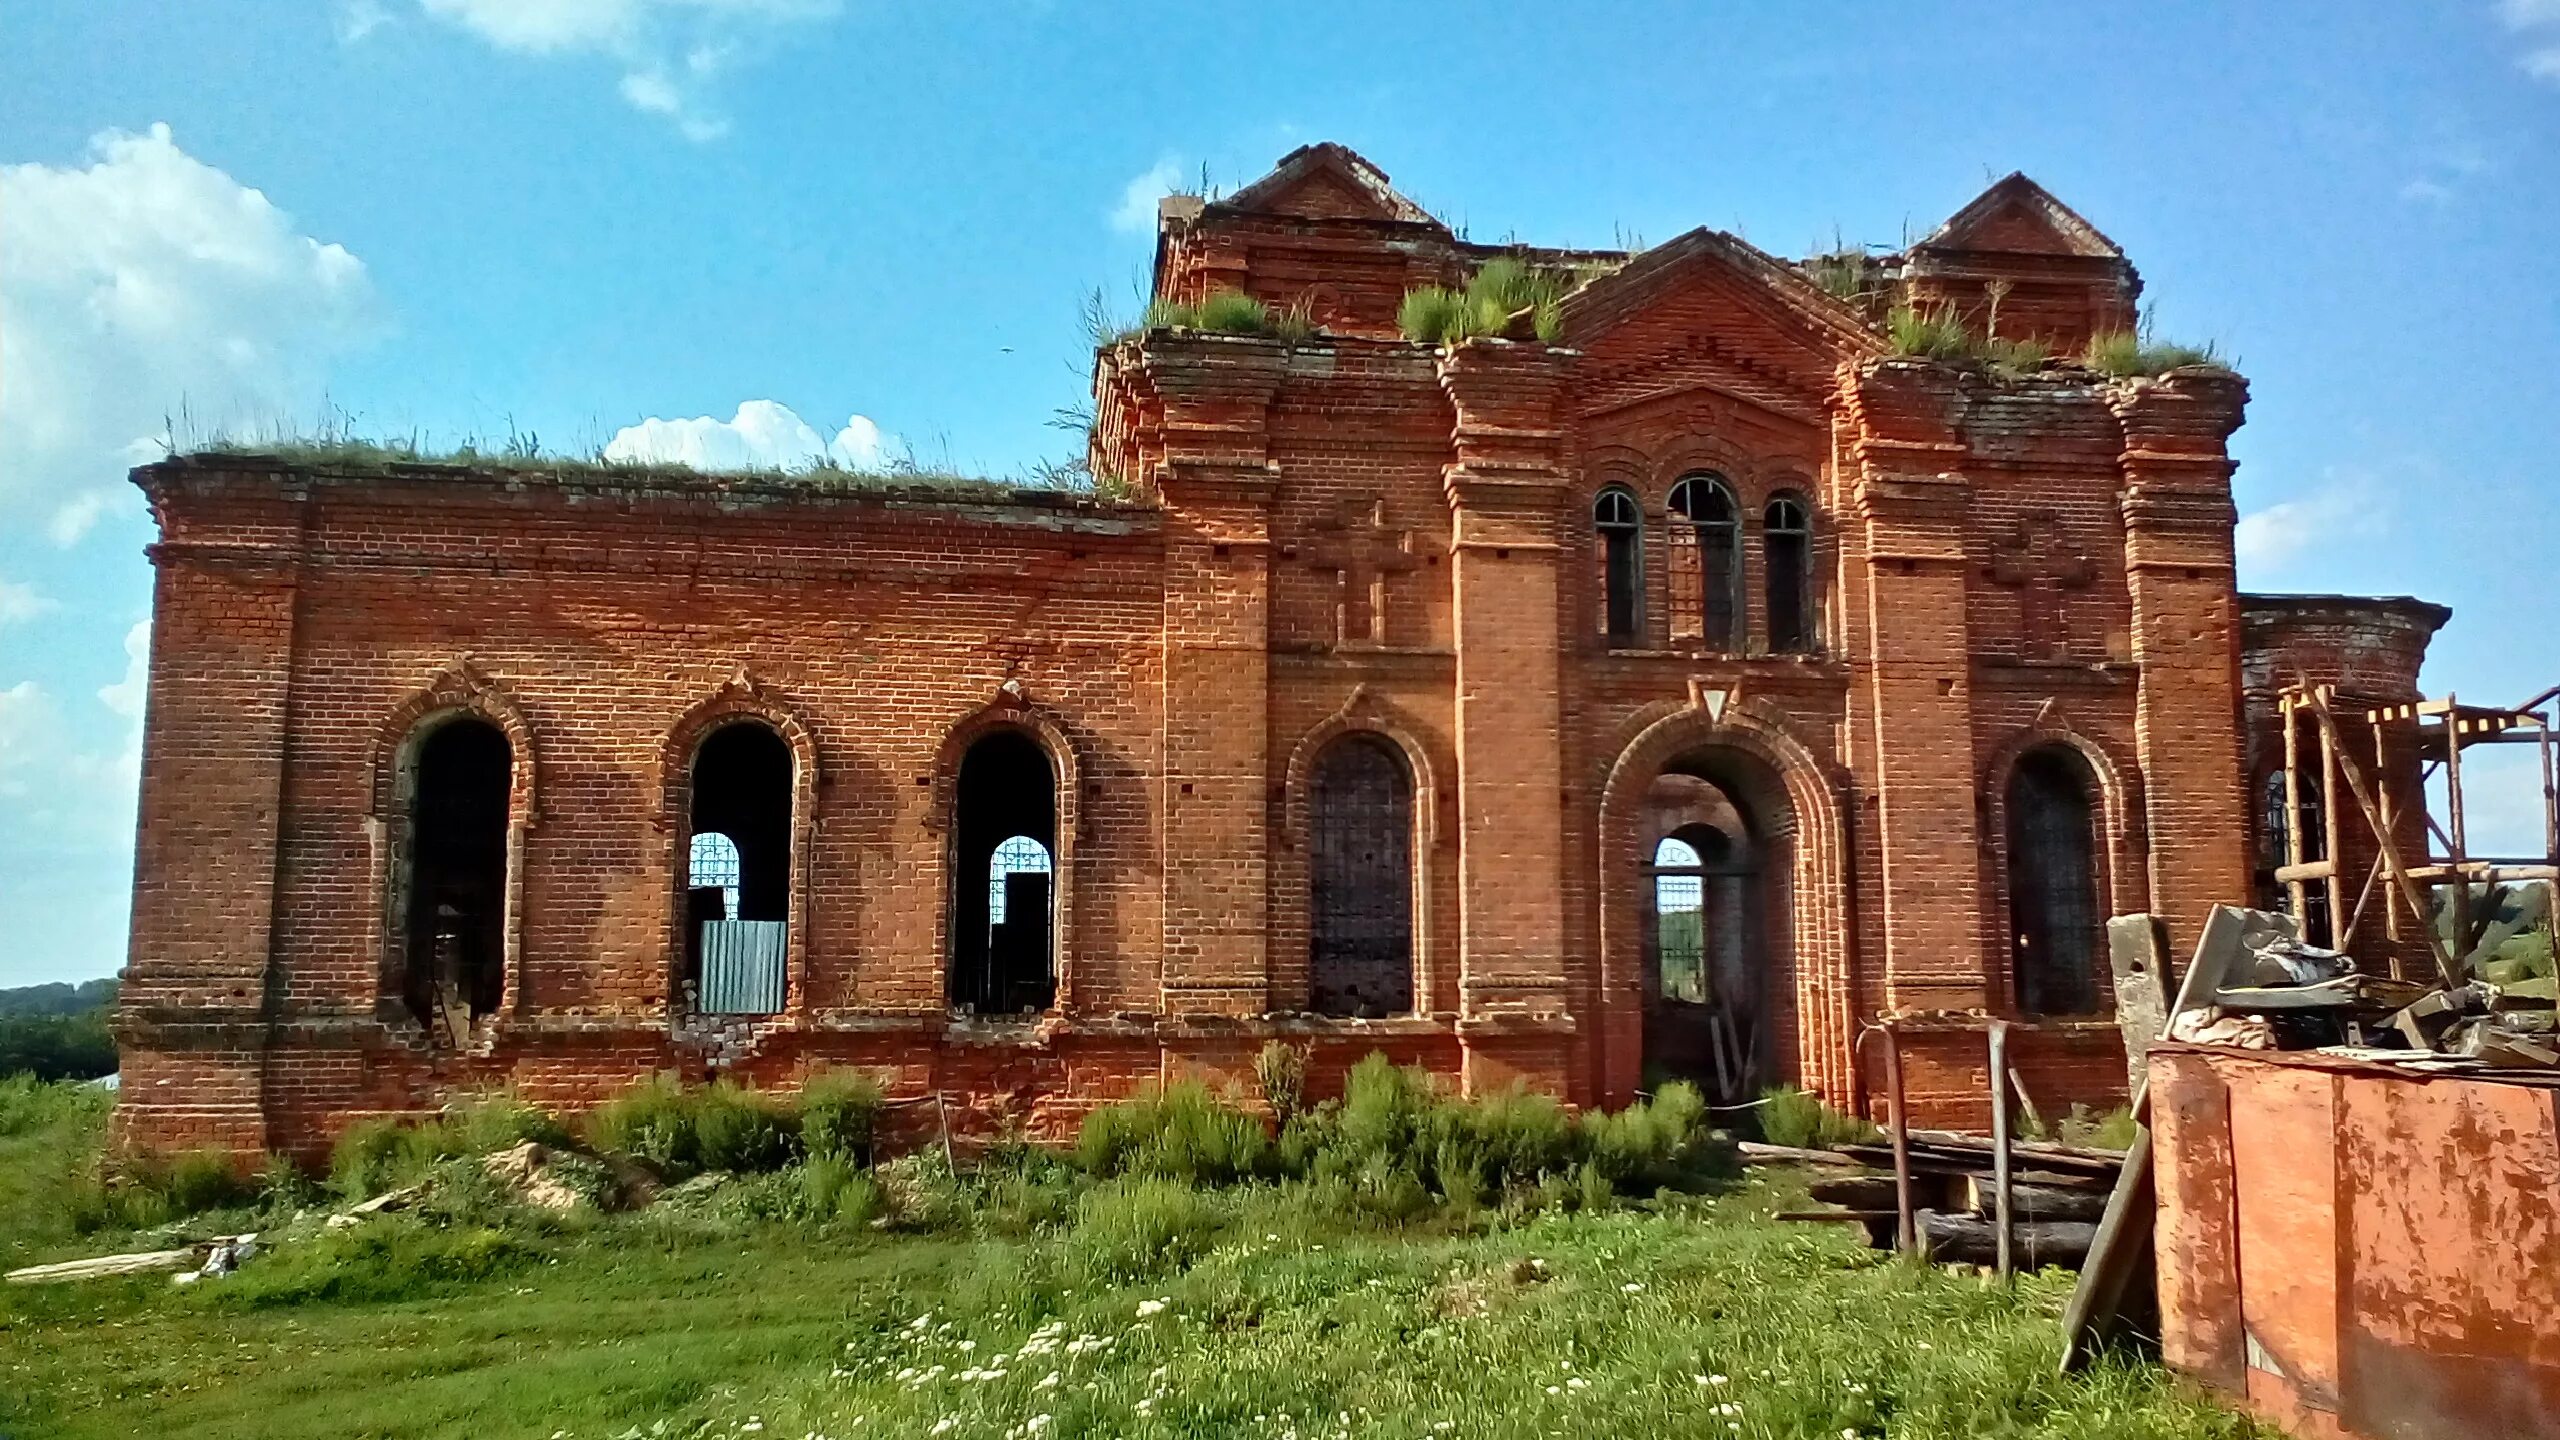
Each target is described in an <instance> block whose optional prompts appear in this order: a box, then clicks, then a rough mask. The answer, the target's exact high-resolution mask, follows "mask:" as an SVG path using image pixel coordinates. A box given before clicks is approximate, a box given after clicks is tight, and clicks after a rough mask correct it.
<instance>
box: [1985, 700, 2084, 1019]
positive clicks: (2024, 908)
mask: <svg viewBox="0 0 2560 1440" xmlns="http://www.w3.org/2000/svg"><path fill="white" fill-rule="evenodd" d="M2096 779H2097V777H2096V776H2095V775H2094V774H2093V773H2092V772H2091V771H2090V769H2089V762H2088V761H2087V760H2086V759H2084V758H2083V757H2082V756H2081V755H2080V754H2079V752H2077V751H2075V750H2072V749H2071V748H2069V747H2068V746H2061V745H2047V746H2043V747H2040V748H2038V749H2034V750H2030V751H2028V752H2027V753H2026V754H2025V755H2024V756H2021V757H2020V758H2019V760H2018V765H2017V769H2016V770H2015V771H2014V772H2012V773H2011V775H2010V777H2009V793H2008V811H2009V815H2008V821H2009V824H2008V843H2009V949H2010V961H2011V964H2012V966H2013V967H2014V973H2015V974H2016V976H2017V990H2018V1008H2019V1009H2020V1010H2022V1011H2024V1012H2025V1013H2027V1014H2029V1015H2094V1014H2096V1013H2097V1012H2098V1010H2099V1008H2100V999H2101V997H2100V995H2099V990H2098V954H2099V944H2100V940H2101V936H2102V933H2103V929H2104V924H2105V917H2104V916H2103V915H2102V914H2100V913H2099V900H2098V863H2097V832H2096V805H2095V802H2094V800H2093V796H2094V795H2095V793H2096V790H2097V784H2096Z"/></svg>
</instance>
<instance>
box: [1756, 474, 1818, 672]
mask: <svg viewBox="0 0 2560 1440" xmlns="http://www.w3.org/2000/svg"><path fill="white" fill-rule="evenodd" d="M1760 542H1761V546H1762V549H1763V553H1764V559H1763V562H1762V563H1763V565H1764V566H1765V568H1766V570H1767V581H1768V587H1769V596H1768V600H1769V648H1770V649H1771V650H1772V651H1774V652H1776V653H1778V654H1781V655H1785V654H1795V653H1800V652H1803V651H1807V650H1811V649H1813V648H1814V638H1813V507H1812V506H1810V505H1807V504H1806V503H1805V501H1804V497H1803V496H1801V495H1780V496H1778V497H1777V498H1776V499H1774V500H1771V501H1770V502H1769V507H1768V508H1767V509H1766V510H1764V511H1762V512H1761V516H1760Z"/></svg>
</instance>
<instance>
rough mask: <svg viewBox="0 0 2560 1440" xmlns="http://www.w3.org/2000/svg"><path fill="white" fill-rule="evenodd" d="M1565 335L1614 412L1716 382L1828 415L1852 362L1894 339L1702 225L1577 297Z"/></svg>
mask: <svg viewBox="0 0 2560 1440" xmlns="http://www.w3.org/2000/svg"><path fill="white" fill-rule="evenodd" d="M1562 318H1563V334H1562V336H1561V337H1560V339H1561V343H1563V344H1564V345H1566V346H1569V347H1571V348H1572V349H1575V350H1578V351H1581V352H1582V354H1583V357H1584V358H1583V360H1582V363H1581V364H1580V366H1579V367H1577V368H1578V370H1579V372H1580V377H1581V379H1580V388H1581V390H1582V393H1583V395H1584V397H1585V399H1586V401H1588V402H1594V403H1596V404H1597V405H1599V406H1600V407H1602V408H1606V407H1608V406H1610V405H1613V404H1629V403H1636V402H1638V401H1640V400H1641V399H1643V398H1644V397H1645V396H1647V395H1651V394H1659V393H1667V392H1668V391H1669V390H1672V389H1677V388H1680V387H1682V386H1684V385H1690V384H1700V383H1703V384H1707V385H1711V386H1714V387H1715V388H1718V389H1725V390H1729V391H1731V392H1733V393H1737V394H1743V395H1747V396H1753V397H1756V398H1758V399H1759V402H1760V403H1761V404H1763V406H1764V408H1769V409H1773V410H1777V411H1779V412H1780V413H1786V414H1791V415H1797V416H1804V415H1819V414H1820V413H1821V412H1822V408H1823V403H1824V397H1826V396H1827V395H1828V394H1829V393H1830V391H1831V388H1832V384H1833V376H1834V374H1835V373H1836V371H1837V370H1838V368H1839V364H1840V362H1841V360H1842V359H1844V358H1847V357H1849V356H1853V355H1867V354H1875V353H1879V352H1880V351H1881V350H1882V349H1883V348H1884V343H1883V340H1882V338H1881V337H1879V336H1878V335H1877V334H1876V333H1875V332H1874V331H1873V330H1871V329H1869V328H1868V327H1867V325H1866V323H1865V321H1864V320H1863V319H1862V318H1861V317H1860V316H1859V315H1858V313H1857V312H1856V311H1854V310H1851V309H1850V308H1849V307H1848V306H1846V305H1843V304H1842V303H1841V302H1839V301H1838V300H1835V299H1833V298H1832V297H1831V296H1830V295H1829V294H1827V293H1825V292H1824V291H1823V290H1822V289H1821V288H1820V287H1819V286H1816V285H1815V284H1813V282H1811V281H1810V280H1807V279H1806V278H1805V277H1804V276H1803V275H1802V274H1801V273H1799V272H1798V271H1797V270H1796V269H1795V268H1794V267H1793V266H1790V265H1788V264H1786V263H1785V262H1784V261H1781V260H1777V259H1775V258H1773V257H1771V256H1769V255H1766V254H1763V253H1762V252H1761V251H1759V250H1757V249H1754V248H1753V247H1752V246H1751V245H1749V244H1747V243H1745V242H1744V241H1741V240H1739V239H1736V238H1735V237H1733V236H1731V235H1727V234H1724V233H1723V232H1721V231H1715V230H1693V231H1691V232H1689V233H1688V234H1686V235H1683V236H1681V237H1680V238H1679V239H1677V240H1673V241H1671V242H1669V243H1668V244H1664V245H1660V246H1657V247H1655V248H1654V249H1651V250H1647V251H1645V252H1644V253H1643V254H1641V255H1638V256H1637V257H1635V258H1634V259H1633V260H1631V261H1629V262H1628V263H1627V264H1626V265H1624V266H1623V267H1621V268H1620V269H1618V270H1616V271H1615V272H1613V273H1611V274H1608V275H1604V276H1602V277H1600V278H1599V279H1596V280H1593V281H1592V282H1590V283H1589V284H1587V285H1584V286H1583V287H1581V288H1580V289H1578V290H1576V291H1574V292H1573V293H1572V294H1571V295H1568V296H1566V297H1565V300H1564V305H1563V317H1562Z"/></svg>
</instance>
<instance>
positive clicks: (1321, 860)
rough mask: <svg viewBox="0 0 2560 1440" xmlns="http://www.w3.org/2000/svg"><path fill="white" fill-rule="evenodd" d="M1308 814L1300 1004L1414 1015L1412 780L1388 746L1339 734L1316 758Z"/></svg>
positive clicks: (1334, 1011) (1322, 1009) (1332, 1011)
mask: <svg viewBox="0 0 2560 1440" xmlns="http://www.w3.org/2000/svg"><path fill="white" fill-rule="evenodd" d="M1312 792H1313V793H1312V796H1311V801H1312V804H1311V806H1310V812H1311V813H1310V815H1309V824H1308V829H1309V835H1308V848H1309V850H1310V852H1311V853H1310V855H1309V862H1310V863H1309V867H1308V869H1309V879H1310V885H1309V891H1308V909H1309V915H1308V926H1307V933H1308V940H1309V948H1310V953H1309V957H1308V958H1309V974H1308V995H1309V1005H1310V1008H1312V1009H1313V1010H1315V1011H1316V1012H1317V1013H1318V1014H1322V1015H1356V1016H1365V1017H1372V1018H1375V1017H1379V1016H1386V1015H1405V1014H1410V1013H1412V1011H1413V773H1412V771H1411V770H1410V769H1409V768H1407V766H1406V764H1405V759H1404V756H1403V755H1401V754H1400V753H1398V752H1397V750H1396V748H1395V746H1394V745H1392V744H1390V743H1388V742H1387V741H1385V740H1383V739H1380V738H1379V737H1377V736H1374V735H1345V736H1343V737H1342V738H1341V739H1338V740H1336V741H1334V742H1333V743H1332V744H1330V745H1328V746H1326V747H1325V749H1324V752H1323V753H1322V754H1320V755H1318V756H1317V757H1316V764H1315V777H1314V782H1313V785H1312Z"/></svg>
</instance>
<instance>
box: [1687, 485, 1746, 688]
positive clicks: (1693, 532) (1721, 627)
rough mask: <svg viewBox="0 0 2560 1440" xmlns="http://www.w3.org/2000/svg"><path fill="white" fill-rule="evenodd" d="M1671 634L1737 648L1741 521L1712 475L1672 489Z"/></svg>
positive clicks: (1729, 496)
mask: <svg viewBox="0 0 2560 1440" xmlns="http://www.w3.org/2000/svg"><path fill="white" fill-rule="evenodd" d="M1671 550H1672V557H1671V633H1672V636H1673V638H1675V639H1687V640H1695V641H1697V642H1698V643H1699V644H1701V645H1703V646H1705V647H1706V648H1707V649H1709V650H1737V649H1740V648H1741V643H1740V642H1741V625H1740V621H1741V617H1742V592H1741V589H1740V586H1741V581H1742V523H1741V518H1740V512H1739V511H1738V510H1737V509H1736V508H1735V506H1734V502H1733V492H1732V491H1731V490H1728V489H1726V488H1725V484H1724V482H1723V481H1722V480H1720V479H1718V478H1717V477H1715V476H1713V475H1692V476H1690V477H1689V478H1687V479H1685V480H1683V481H1681V482H1680V483H1679V484H1677V485H1674V486H1672V487H1671Z"/></svg>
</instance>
